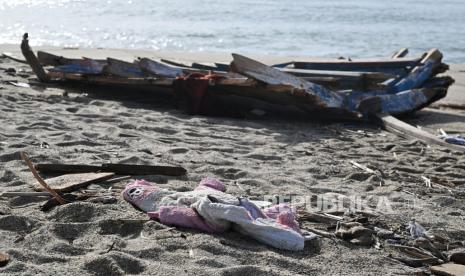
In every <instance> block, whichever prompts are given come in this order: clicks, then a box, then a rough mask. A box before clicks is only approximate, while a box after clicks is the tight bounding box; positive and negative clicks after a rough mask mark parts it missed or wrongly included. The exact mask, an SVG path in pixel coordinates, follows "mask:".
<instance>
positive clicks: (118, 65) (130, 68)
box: [103, 58, 145, 78]
mask: <svg viewBox="0 0 465 276" xmlns="http://www.w3.org/2000/svg"><path fill="white" fill-rule="evenodd" d="M103 73H105V74H109V75H114V76H118V77H127V78H134V77H135V78H140V77H144V76H145V74H144V72H142V70H141V68H140V67H139V65H138V64H137V63H131V62H127V61H123V60H118V59H114V58H107V65H106V66H105V67H103Z"/></svg>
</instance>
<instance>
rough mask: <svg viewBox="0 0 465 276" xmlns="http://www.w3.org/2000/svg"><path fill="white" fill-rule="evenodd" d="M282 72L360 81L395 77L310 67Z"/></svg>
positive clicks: (283, 69)
mask: <svg viewBox="0 0 465 276" xmlns="http://www.w3.org/2000/svg"><path fill="white" fill-rule="evenodd" d="M279 70H280V71H282V72H286V73H289V74H292V75H294V76H298V77H335V78H344V79H351V80H359V81H362V80H363V81H367V82H369V81H371V82H382V81H385V80H388V79H391V78H393V77H395V75H392V74H386V73H380V72H357V71H350V72H349V71H338V70H331V71H326V70H309V69H292V68H281V69H279Z"/></svg>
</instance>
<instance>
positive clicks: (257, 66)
mask: <svg viewBox="0 0 465 276" xmlns="http://www.w3.org/2000/svg"><path fill="white" fill-rule="evenodd" d="M232 55H233V59H234V61H233V62H232V63H231V70H232V71H234V72H237V73H239V74H242V75H244V76H247V77H250V78H253V79H256V80H259V81H262V82H264V83H266V84H271V85H291V86H293V87H294V88H295V89H297V90H301V92H300V93H301V96H302V97H305V98H307V99H308V100H309V101H311V102H314V103H315V108H318V106H320V107H336V108H341V107H342V105H343V104H342V102H343V97H342V95H340V94H337V93H335V92H333V91H331V90H328V89H326V88H324V87H323V86H320V85H316V84H314V83H311V82H308V81H305V80H303V79H301V78H298V77H296V76H293V75H291V74H288V73H285V72H281V71H280V70H279V69H276V68H273V67H270V66H267V65H265V64H262V63H260V62H258V61H255V60H253V59H250V58H247V57H245V56H241V55H238V54H232ZM295 94H296V95H297V94H298V93H295Z"/></svg>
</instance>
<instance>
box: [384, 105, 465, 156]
mask: <svg viewBox="0 0 465 276" xmlns="http://www.w3.org/2000/svg"><path fill="white" fill-rule="evenodd" d="M376 117H377V118H378V123H379V124H381V126H382V127H383V128H384V129H386V130H387V131H390V132H392V133H395V134H397V135H399V136H401V137H404V138H406V137H407V138H416V139H420V140H422V141H424V142H426V143H427V144H434V145H439V146H443V147H445V148H448V149H451V150H454V151H460V152H465V147H463V146H458V145H454V144H449V143H447V142H445V141H443V140H441V139H440V138H438V137H436V136H435V135H433V134H431V133H429V132H426V131H424V130H421V129H418V128H416V127H414V126H412V125H409V124H407V123H405V122H402V121H401V120H399V119H397V118H395V117H393V116H391V115H384V114H378V115H376Z"/></svg>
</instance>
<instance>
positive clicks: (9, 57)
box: [1, 53, 27, 64]
mask: <svg viewBox="0 0 465 276" xmlns="http://www.w3.org/2000/svg"><path fill="white" fill-rule="evenodd" d="M1 56H2V57H3V58H7V59H11V60H13V61H16V62H19V63H26V64H27V61H25V60H24V59H20V58H17V57H14V56H13V55H11V54H10V53H2V55H1Z"/></svg>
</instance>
